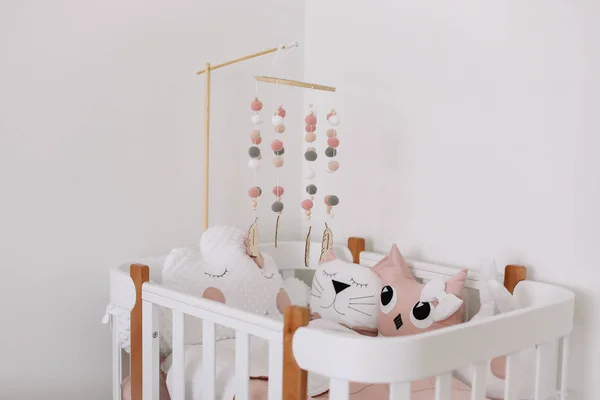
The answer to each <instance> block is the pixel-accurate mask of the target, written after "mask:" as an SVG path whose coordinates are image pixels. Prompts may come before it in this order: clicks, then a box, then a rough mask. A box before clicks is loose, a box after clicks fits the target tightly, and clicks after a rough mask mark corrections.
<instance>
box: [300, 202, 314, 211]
mask: <svg viewBox="0 0 600 400" xmlns="http://www.w3.org/2000/svg"><path fill="white" fill-rule="evenodd" d="M300 205H301V206H302V208H303V209H305V210H310V209H311V208H313V202H312V200H311V199H305V200H302V203H301V204H300Z"/></svg>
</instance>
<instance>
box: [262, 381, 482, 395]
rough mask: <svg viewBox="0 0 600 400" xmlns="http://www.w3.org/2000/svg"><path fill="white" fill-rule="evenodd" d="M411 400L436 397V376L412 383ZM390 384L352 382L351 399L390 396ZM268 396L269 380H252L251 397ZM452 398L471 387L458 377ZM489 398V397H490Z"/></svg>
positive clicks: (465, 392) (453, 383)
mask: <svg viewBox="0 0 600 400" xmlns="http://www.w3.org/2000/svg"><path fill="white" fill-rule="evenodd" d="M411 389H412V396H411V400H433V399H434V398H435V378H430V379H423V380H420V381H416V382H412V383H411ZM389 393H390V391H389V386H388V385H387V384H364V383H351V384H350V399H351V400H379V399H382V400H383V399H388V398H389ZM267 397H268V382H267V381H265V380H258V379H252V380H250V399H251V400H266V399H267ZM311 398H312V399H328V398H329V395H328V394H327V393H324V394H321V395H319V396H315V397H311ZM450 398H451V399H452V400H469V399H470V398H471V389H470V388H469V387H468V386H467V385H465V384H464V383H462V382H461V381H459V380H457V379H453V380H452V396H451V397H450ZM488 400H489V399H488Z"/></svg>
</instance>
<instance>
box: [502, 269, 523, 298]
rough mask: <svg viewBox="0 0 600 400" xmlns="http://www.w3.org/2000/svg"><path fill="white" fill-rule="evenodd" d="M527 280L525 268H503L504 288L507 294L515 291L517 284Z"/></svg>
mask: <svg viewBox="0 0 600 400" xmlns="http://www.w3.org/2000/svg"><path fill="white" fill-rule="evenodd" d="M525 279H527V268H526V267H524V266H522V265H507V266H506V267H505V268H504V287H505V288H507V289H508V291H509V292H511V293H512V292H513V291H514V290H515V286H517V283H519V282H521V281H524V280H525Z"/></svg>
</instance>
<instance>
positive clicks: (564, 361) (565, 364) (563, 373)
mask: <svg viewBox="0 0 600 400" xmlns="http://www.w3.org/2000/svg"><path fill="white" fill-rule="evenodd" d="M561 346H562V353H561V365H560V387H559V388H558V390H559V393H560V398H561V400H565V399H566V398H567V393H568V386H567V385H568V371H569V335H566V336H563V337H562V339H561Z"/></svg>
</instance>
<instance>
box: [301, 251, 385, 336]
mask: <svg viewBox="0 0 600 400" xmlns="http://www.w3.org/2000/svg"><path fill="white" fill-rule="evenodd" d="M331 254H332V255H331V257H329V258H328V259H327V260H323V261H322V262H321V264H320V266H319V268H318V269H317V270H316V271H315V274H314V277H313V281H312V287H311V293H310V312H311V318H312V319H315V318H324V319H327V320H330V321H334V322H337V323H340V324H342V325H345V326H347V327H349V328H351V329H354V330H357V331H360V332H361V333H365V334H373V333H374V334H376V330H375V327H376V325H377V321H376V318H377V306H378V297H379V289H380V280H379V278H378V277H377V275H375V274H374V273H373V271H371V269H370V268H367V267H363V266H361V265H358V264H352V263H349V262H345V261H342V260H339V259H337V258H336V257H335V254H334V253H333V252H331Z"/></svg>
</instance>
